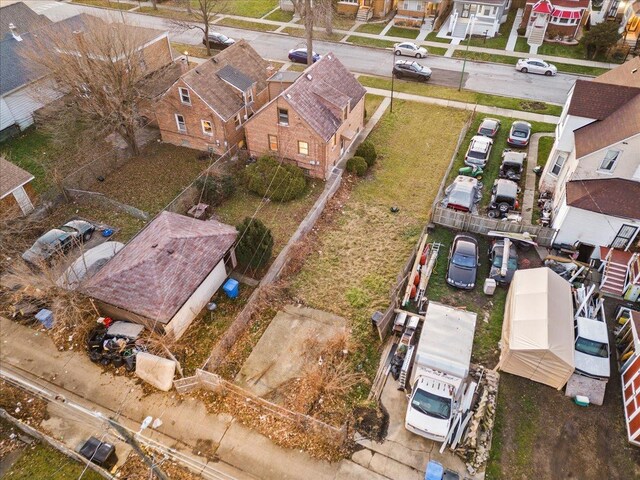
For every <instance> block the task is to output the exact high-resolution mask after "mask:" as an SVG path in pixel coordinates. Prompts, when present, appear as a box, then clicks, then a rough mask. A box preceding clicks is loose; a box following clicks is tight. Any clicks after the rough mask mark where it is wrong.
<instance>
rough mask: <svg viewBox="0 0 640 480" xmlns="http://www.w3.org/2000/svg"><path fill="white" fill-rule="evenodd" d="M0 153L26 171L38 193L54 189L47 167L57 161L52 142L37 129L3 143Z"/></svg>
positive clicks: (30, 129) (29, 130) (22, 133)
mask: <svg viewBox="0 0 640 480" xmlns="http://www.w3.org/2000/svg"><path fill="white" fill-rule="evenodd" d="M0 153H1V154H2V155H4V156H6V157H7V160H9V161H10V162H12V163H15V164H16V165H18V166H19V167H20V168H23V169H25V170H26V171H27V172H29V173H30V174H31V175H33V176H34V177H35V179H34V180H33V181H32V182H31V185H32V186H33V188H34V189H35V191H36V193H43V192H44V191H46V190H47V189H49V188H50V187H52V183H51V178H50V177H48V176H47V170H46V167H45V165H47V164H48V163H49V162H53V161H55V156H54V155H51V154H52V153H53V148H52V147H51V141H50V139H49V137H47V136H46V135H45V134H44V133H42V132H41V131H39V130H36V129H35V128H29V129H28V130H25V131H24V132H21V133H20V135H18V136H17V137H14V138H11V139H9V140H7V141H5V142H3V143H2V145H1V149H0Z"/></svg>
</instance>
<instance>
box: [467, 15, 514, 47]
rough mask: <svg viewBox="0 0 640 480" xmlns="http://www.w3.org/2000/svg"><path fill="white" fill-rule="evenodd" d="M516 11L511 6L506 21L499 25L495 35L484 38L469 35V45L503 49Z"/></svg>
mask: <svg viewBox="0 0 640 480" xmlns="http://www.w3.org/2000/svg"><path fill="white" fill-rule="evenodd" d="M516 11H517V9H516V8H512V9H510V10H509V14H508V15H507V21H506V22H504V23H503V24H502V25H500V30H499V31H498V35H497V36H495V37H489V38H486V39H485V38H484V36H478V35H474V36H473V37H471V41H470V43H469V45H471V46H474V47H486V48H495V49H497V50H504V49H505V47H506V46H507V41H508V40H509V34H510V33H511V27H512V26H513V21H514V20H515V18H516ZM462 43H463V44H465V45H466V44H467V42H462Z"/></svg>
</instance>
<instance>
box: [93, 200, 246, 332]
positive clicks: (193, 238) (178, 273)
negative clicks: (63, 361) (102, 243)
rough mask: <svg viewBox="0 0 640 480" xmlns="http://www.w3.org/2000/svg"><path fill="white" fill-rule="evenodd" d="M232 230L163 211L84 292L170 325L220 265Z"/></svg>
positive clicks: (96, 276)
mask: <svg viewBox="0 0 640 480" xmlns="http://www.w3.org/2000/svg"><path fill="white" fill-rule="evenodd" d="M236 236H237V231H236V229H235V228H234V227H231V226H229V225H225V224H223V223H220V222H216V221H214V220H209V221H202V220H195V219H193V218H189V217H185V216H183V215H178V214H177V213H171V212H166V211H164V212H161V213H160V214H159V215H158V216H157V217H156V218H155V219H154V220H153V221H152V222H151V223H150V224H149V225H148V226H147V227H146V228H145V229H144V230H142V231H141V232H140V233H139V234H138V235H137V236H136V237H135V238H134V239H133V240H131V241H130V242H129V243H128V244H127V246H126V247H125V248H123V249H122V250H121V251H120V252H119V253H118V254H117V255H116V256H115V257H114V258H113V259H112V260H111V261H109V263H107V265H105V267H104V268H103V269H102V270H100V271H99V272H98V273H97V274H96V275H95V276H94V277H92V278H91V279H90V280H89V281H88V282H87V283H86V284H85V285H84V287H83V288H82V290H83V291H84V293H86V294H87V295H89V296H91V297H93V298H95V299H97V300H99V301H102V302H105V303H108V304H111V305H114V306H116V307H120V308H123V309H125V310H128V311H130V312H133V313H135V314H138V315H141V316H143V317H146V318H149V319H151V320H157V321H158V322H160V323H167V322H169V321H170V320H171V319H172V318H173V316H174V315H175V314H176V313H177V311H178V310H179V309H180V308H181V307H182V305H183V304H184V303H185V302H186V301H187V300H188V299H189V298H190V297H191V295H192V294H193V293H194V292H195V290H196V289H197V288H198V286H200V284H201V283H202V281H203V280H204V279H205V278H206V277H207V275H209V273H211V271H212V270H213V268H214V267H215V266H216V265H217V264H218V262H220V260H222V258H223V257H224V255H225V254H226V253H227V251H228V250H229V248H231V246H232V245H233V242H234V241H235V239H236Z"/></svg>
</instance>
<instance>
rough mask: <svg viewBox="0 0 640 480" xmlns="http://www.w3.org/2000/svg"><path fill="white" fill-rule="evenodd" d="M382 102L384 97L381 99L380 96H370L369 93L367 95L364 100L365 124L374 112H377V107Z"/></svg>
mask: <svg viewBox="0 0 640 480" xmlns="http://www.w3.org/2000/svg"><path fill="white" fill-rule="evenodd" d="M382 100H384V97H381V96H380V95H371V94H370V93H367V95H366V97H365V98H364V112H365V119H364V120H365V122H366V121H367V119H369V118H370V117H371V116H372V115H373V114H374V113H376V110H378V107H379V106H380V104H381V103H382Z"/></svg>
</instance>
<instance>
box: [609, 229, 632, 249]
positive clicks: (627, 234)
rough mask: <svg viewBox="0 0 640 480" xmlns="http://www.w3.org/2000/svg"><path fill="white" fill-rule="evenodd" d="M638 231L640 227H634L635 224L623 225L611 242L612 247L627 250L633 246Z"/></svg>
mask: <svg viewBox="0 0 640 480" xmlns="http://www.w3.org/2000/svg"><path fill="white" fill-rule="evenodd" d="M636 233H638V227H634V226H633V225H623V226H622V227H621V228H620V231H619V232H618V234H617V235H616V238H614V239H613V242H611V248H617V249H619V250H626V249H627V248H629V247H630V246H631V242H632V241H633V239H634V237H635V236H636Z"/></svg>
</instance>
